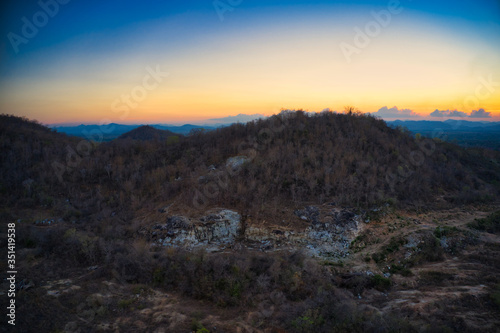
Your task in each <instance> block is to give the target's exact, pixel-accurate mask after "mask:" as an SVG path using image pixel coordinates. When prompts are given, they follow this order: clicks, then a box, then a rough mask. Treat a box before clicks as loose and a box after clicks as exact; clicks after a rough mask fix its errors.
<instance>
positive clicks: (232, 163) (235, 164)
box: [226, 156, 249, 170]
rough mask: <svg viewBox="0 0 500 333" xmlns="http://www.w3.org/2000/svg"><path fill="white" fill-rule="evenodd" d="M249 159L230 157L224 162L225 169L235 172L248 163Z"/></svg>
mask: <svg viewBox="0 0 500 333" xmlns="http://www.w3.org/2000/svg"><path fill="white" fill-rule="evenodd" d="M248 160H249V158H248V157H246V156H234V157H230V158H228V159H227V161H226V167H228V168H231V169H233V170H236V169H238V168H240V167H241V166H242V165H243V164H245V163H246V162H248Z"/></svg>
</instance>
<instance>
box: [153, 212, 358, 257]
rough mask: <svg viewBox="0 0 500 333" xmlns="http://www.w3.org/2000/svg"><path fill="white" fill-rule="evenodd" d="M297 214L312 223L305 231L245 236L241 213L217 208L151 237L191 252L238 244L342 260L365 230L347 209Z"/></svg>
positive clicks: (174, 219) (255, 231)
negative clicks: (302, 250)
mask: <svg viewBox="0 0 500 333" xmlns="http://www.w3.org/2000/svg"><path fill="white" fill-rule="evenodd" d="M296 215H297V218H301V219H303V220H306V221H308V222H309V223H310V226H309V227H307V228H306V229H305V230H304V231H302V232H299V231H292V230H281V229H273V228H258V227H253V226H248V227H246V228H245V229H244V234H243V229H242V225H241V216H240V214H238V213H237V212H235V211H232V210H229V209H218V210H212V211H209V212H207V213H206V214H205V215H204V216H202V217H201V218H197V219H188V218H186V217H183V216H171V217H169V218H168V219H167V222H166V224H163V225H161V224H157V225H155V226H154V227H153V228H152V230H151V236H152V238H153V239H154V240H155V243H156V244H158V245H163V246H177V247H184V248H188V249H193V248H198V247H203V248H205V249H206V250H208V251H221V250H224V249H227V248H230V247H232V246H234V245H235V244H236V243H238V242H239V243H241V244H244V245H246V246H247V247H248V248H253V249H256V250H260V251H275V250H294V249H304V250H306V252H309V253H310V254H311V255H314V256H320V257H332V258H341V257H345V256H347V255H348V254H349V246H350V244H351V242H352V240H354V239H355V238H356V237H357V236H358V234H359V233H360V232H361V229H362V227H363V223H361V222H360V221H362V220H363V219H362V216H360V215H356V214H354V213H353V212H350V211H348V210H339V209H327V210H326V211H325V210H324V209H323V211H320V210H319V209H318V208H317V207H312V206H310V207H307V208H305V209H304V210H301V211H297V212H296Z"/></svg>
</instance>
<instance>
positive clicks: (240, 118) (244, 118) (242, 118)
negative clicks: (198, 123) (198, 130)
mask: <svg viewBox="0 0 500 333" xmlns="http://www.w3.org/2000/svg"><path fill="white" fill-rule="evenodd" d="M259 118H266V116H264V115H263V114H260V113H256V114H243V113H240V114H239V115H237V116H228V117H224V118H212V119H208V120H209V121H217V122H221V123H238V122H239V123H246V122H249V121H252V120H255V119H259Z"/></svg>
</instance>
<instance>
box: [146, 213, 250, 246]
mask: <svg viewBox="0 0 500 333" xmlns="http://www.w3.org/2000/svg"><path fill="white" fill-rule="evenodd" d="M240 221H241V216H240V215H239V214H238V213H237V212H234V211H232V210H227V209H223V210H219V211H212V212H209V214H208V215H206V216H203V217H201V218H199V219H198V220H196V219H195V220H192V219H189V218H187V217H184V216H171V217H169V218H168V219H167V221H166V223H165V224H157V225H155V226H154V227H153V232H152V234H151V235H152V237H153V239H156V242H157V243H159V244H161V245H164V246H180V247H187V248H194V247H199V246H204V247H206V248H207V249H212V250H214V251H216V250H220V249H222V248H225V247H226V246H228V245H230V244H232V243H234V242H235V240H236V237H237V236H238V232H239V228H240Z"/></svg>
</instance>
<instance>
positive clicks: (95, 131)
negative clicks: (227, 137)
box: [51, 123, 216, 141]
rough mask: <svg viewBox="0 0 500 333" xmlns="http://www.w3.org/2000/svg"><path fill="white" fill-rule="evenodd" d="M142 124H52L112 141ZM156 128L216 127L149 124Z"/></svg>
mask: <svg viewBox="0 0 500 333" xmlns="http://www.w3.org/2000/svg"><path fill="white" fill-rule="evenodd" d="M140 126H143V125H140V124H137V125H136V124H134V125H122V124H114V123H112V124H108V125H78V126H51V128H53V129H55V130H56V131H57V132H61V133H66V134H68V135H72V136H78V137H82V138H86V139H92V140H102V141H111V140H114V139H116V138H118V137H119V136H121V135H122V134H125V133H127V132H130V131H132V130H134V129H136V128H138V127H140ZM149 126H151V127H154V128H156V129H161V130H167V131H170V132H173V133H177V134H182V135H188V134H189V133H190V132H191V131H193V130H200V129H204V130H207V131H211V130H213V129H215V128H216V127H213V126H199V125H191V124H186V125H182V126H173V125H161V124H157V125H149Z"/></svg>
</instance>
